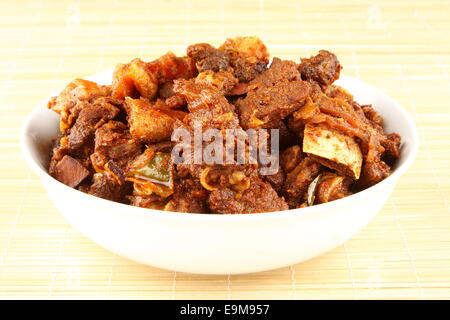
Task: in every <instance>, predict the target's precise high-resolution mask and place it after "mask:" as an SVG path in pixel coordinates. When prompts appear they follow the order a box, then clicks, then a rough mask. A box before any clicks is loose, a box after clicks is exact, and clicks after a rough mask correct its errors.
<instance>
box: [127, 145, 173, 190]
mask: <svg viewBox="0 0 450 320" xmlns="http://www.w3.org/2000/svg"><path fill="white" fill-rule="evenodd" d="M134 173H135V174H136V175H138V176H141V177H143V178H146V179H150V180H156V181H159V182H162V183H169V182H170V178H171V177H170V154H168V153H162V152H158V153H156V154H155V156H154V157H153V158H152V160H150V162H149V163H148V164H146V165H145V166H143V167H141V168H139V169H137V170H135V171H134Z"/></svg>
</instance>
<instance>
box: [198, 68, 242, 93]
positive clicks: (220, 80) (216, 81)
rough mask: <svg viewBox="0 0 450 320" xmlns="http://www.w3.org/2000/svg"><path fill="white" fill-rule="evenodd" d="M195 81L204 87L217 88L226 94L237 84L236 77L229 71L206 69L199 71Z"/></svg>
mask: <svg viewBox="0 0 450 320" xmlns="http://www.w3.org/2000/svg"><path fill="white" fill-rule="evenodd" d="M195 83H197V84H199V85H204V86H205V87H211V88H217V89H218V90H219V91H220V92H223V94H225V95H227V94H229V92H230V91H231V89H233V88H234V86H235V85H237V83H238V79H236V78H235V77H234V76H233V74H231V73H229V72H224V71H221V72H214V71H211V70H206V71H204V72H201V73H199V75H198V76H197V78H195Z"/></svg>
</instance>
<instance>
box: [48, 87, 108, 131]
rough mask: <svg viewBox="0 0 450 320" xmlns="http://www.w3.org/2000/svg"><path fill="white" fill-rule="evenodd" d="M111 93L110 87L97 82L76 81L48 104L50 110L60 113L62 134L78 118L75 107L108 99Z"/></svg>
mask: <svg viewBox="0 0 450 320" xmlns="http://www.w3.org/2000/svg"><path fill="white" fill-rule="evenodd" d="M110 93H111V88H110V87H109V86H101V85H98V84H96V83H95V82H92V81H88V80H83V79H75V80H73V81H72V82H71V83H69V84H68V85H67V87H66V88H65V89H64V90H63V91H62V92H61V93H60V95H59V96H56V97H53V98H51V99H50V101H49V103H48V105H47V106H48V108H49V109H51V110H53V111H55V112H57V113H59V114H60V115H61V118H60V130H61V133H66V131H67V130H68V129H69V128H70V127H71V126H72V124H73V121H74V120H75V118H76V117H77V116H78V113H77V112H74V110H73V109H74V107H75V106H76V105H77V103H79V102H90V101H92V100H94V99H96V98H99V97H106V96H108V95H109V94H110Z"/></svg>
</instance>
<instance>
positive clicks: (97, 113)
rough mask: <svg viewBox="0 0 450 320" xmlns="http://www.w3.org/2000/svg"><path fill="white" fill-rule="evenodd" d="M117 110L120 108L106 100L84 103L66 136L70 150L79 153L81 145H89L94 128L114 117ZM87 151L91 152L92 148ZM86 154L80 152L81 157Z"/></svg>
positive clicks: (117, 112)
mask: <svg viewBox="0 0 450 320" xmlns="http://www.w3.org/2000/svg"><path fill="white" fill-rule="evenodd" d="M119 112H120V110H119V109H118V108H117V107H115V106H113V105H112V104H110V103H107V102H102V101H96V102H95V103H93V104H90V103H86V104H85V105H84V106H83V108H82V109H81V111H80V114H79V115H78V118H77V120H76V121H75V124H74V125H73V127H72V128H71V129H70V133H69V135H68V136H67V138H68V148H69V150H70V152H77V153H78V154H80V152H79V150H80V149H81V148H82V147H84V146H86V145H87V146H88V147H90V145H92V140H93V139H92V138H93V137H94V133H95V130H96V129H97V128H98V127H100V126H101V125H103V124H104V123H106V122H108V121H109V120H112V119H114V118H115V117H116V116H117V115H118V114H119ZM83 151H84V152H82V153H87V152H86V151H85V150H83ZM89 151H90V152H91V151H92V150H89ZM89 151H88V152H89ZM87 156H88V154H82V157H87Z"/></svg>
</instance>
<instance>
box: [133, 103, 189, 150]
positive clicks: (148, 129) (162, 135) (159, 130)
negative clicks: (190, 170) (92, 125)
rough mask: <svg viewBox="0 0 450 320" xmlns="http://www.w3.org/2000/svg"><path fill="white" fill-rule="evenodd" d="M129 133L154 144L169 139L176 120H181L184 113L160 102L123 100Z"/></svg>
mask: <svg viewBox="0 0 450 320" xmlns="http://www.w3.org/2000/svg"><path fill="white" fill-rule="evenodd" d="M124 106H125V109H126V110H127V112H128V122H129V124H130V133H131V134H132V135H133V136H134V137H136V138H137V139H139V140H142V141H144V142H148V143H155V142H160V141H165V140H168V139H170V136H171V135H172V131H173V126H174V123H175V120H176V119H179V120H182V119H183V118H184V117H185V115H186V113H185V112H183V111H178V110H171V109H170V108H169V107H168V106H167V105H165V104H164V103H163V102H161V101H160V100H158V101H156V102H155V103H150V102H148V101H146V100H143V99H131V98H128V97H127V98H125V103H124Z"/></svg>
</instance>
